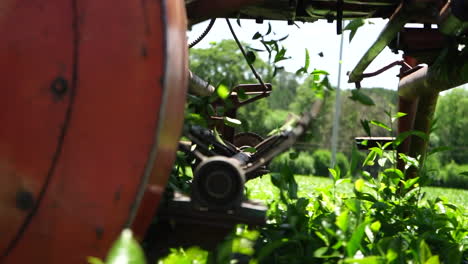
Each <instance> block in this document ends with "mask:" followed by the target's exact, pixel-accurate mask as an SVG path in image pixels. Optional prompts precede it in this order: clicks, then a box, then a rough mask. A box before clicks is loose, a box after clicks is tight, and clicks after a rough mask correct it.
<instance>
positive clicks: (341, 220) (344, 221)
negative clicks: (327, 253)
mask: <svg viewBox="0 0 468 264" xmlns="http://www.w3.org/2000/svg"><path fill="white" fill-rule="evenodd" d="M348 221H349V212H348V211H347V210H344V211H342V212H341V213H340V215H339V216H338V217H337V218H336V222H335V224H336V225H337V226H338V227H339V228H340V229H341V230H342V231H343V232H346V231H347V230H348V227H349V222H348Z"/></svg>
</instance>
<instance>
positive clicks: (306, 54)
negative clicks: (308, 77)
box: [304, 49, 310, 72]
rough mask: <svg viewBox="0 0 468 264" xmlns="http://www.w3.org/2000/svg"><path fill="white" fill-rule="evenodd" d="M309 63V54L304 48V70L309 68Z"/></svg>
mask: <svg viewBox="0 0 468 264" xmlns="http://www.w3.org/2000/svg"><path fill="white" fill-rule="evenodd" d="M309 65H310V56H309V50H308V49H305V62H304V70H305V72H307V71H308V70H309Z"/></svg>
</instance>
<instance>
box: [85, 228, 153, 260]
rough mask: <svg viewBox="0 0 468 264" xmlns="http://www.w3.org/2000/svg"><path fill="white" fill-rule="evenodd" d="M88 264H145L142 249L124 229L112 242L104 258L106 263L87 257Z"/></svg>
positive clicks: (128, 230) (130, 233) (127, 230)
mask: <svg viewBox="0 0 468 264" xmlns="http://www.w3.org/2000/svg"><path fill="white" fill-rule="evenodd" d="M88 263H90V264H145V263H146V260H145V254H144V253H143V249H142V248H141V246H140V245H139V244H138V242H137V241H136V240H135V238H134V237H133V234H132V231H131V230H130V229H124V230H123V231H122V233H121V234H120V236H119V238H118V239H117V240H116V241H115V242H114V244H113V245H112V247H111V249H110V250H109V253H108V254H107V257H106V262H103V261H102V260H100V259H98V258H95V257H89V258H88Z"/></svg>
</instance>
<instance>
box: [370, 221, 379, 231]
mask: <svg viewBox="0 0 468 264" xmlns="http://www.w3.org/2000/svg"><path fill="white" fill-rule="evenodd" d="M381 226H382V224H381V223H380V221H375V222H373V223H372V224H371V225H370V228H371V230H372V231H374V232H378V231H379V230H380V227H381Z"/></svg>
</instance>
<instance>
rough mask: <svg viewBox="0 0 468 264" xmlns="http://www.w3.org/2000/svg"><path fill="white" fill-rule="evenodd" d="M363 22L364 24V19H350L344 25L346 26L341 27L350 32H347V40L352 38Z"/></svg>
mask: <svg viewBox="0 0 468 264" xmlns="http://www.w3.org/2000/svg"><path fill="white" fill-rule="evenodd" d="M364 24H365V20H364V19H362V18H357V19H354V20H352V21H351V22H349V23H348V24H347V25H346V27H345V28H344V29H343V31H346V30H349V31H350V33H349V42H351V40H353V38H354V35H356V32H357V30H358V29H359V28H360V27H362V26H364Z"/></svg>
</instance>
